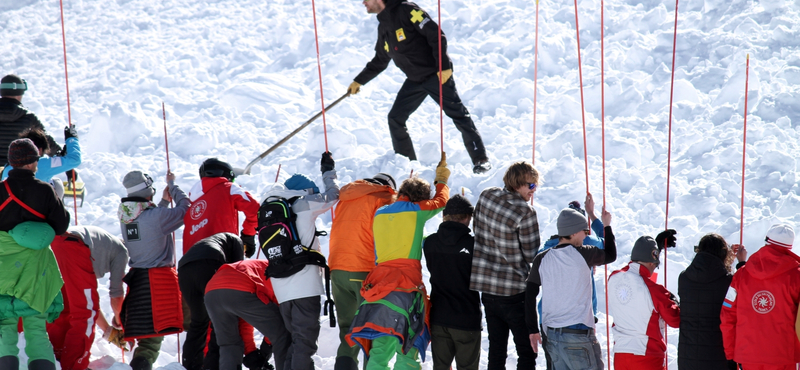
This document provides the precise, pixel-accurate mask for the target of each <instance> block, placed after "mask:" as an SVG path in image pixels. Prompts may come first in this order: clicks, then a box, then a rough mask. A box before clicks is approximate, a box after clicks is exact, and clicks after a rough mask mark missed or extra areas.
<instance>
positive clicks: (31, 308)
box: [0, 139, 69, 370]
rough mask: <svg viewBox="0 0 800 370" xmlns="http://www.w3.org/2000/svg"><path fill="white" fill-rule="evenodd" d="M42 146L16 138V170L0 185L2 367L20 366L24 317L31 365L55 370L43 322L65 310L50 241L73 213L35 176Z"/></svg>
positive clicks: (11, 153)
mask: <svg viewBox="0 0 800 370" xmlns="http://www.w3.org/2000/svg"><path fill="white" fill-rule="evenodd" d="M37 159H39V150H38V149H37V148H36V146H35V145H34V144H33V142H32V141H31V140H30V139H18V140H14V141H13V142H12V143H11V145H10V146H9V149H8V160H9V162H10V163H11V165H12V166H14V168H15V169H14V170H13V171H11V172H10V173H9V178H8V179H7V180H6V181H4V182H3V185H5V186H0V203H1V204H2V205H0V265H1V266H3V268H0V369H3V370H6V369H9V370H17V369H19V357H17V355H18V354H19V349H18V347H17V341H18V340H19V335H18V334H17V322H18V321H19V318H20V317H21V318H22V327H23V329H24V331H25V353H26V354H27V355H28V369H30V370H55V368H56V365H55V356H54V355H53V346H52V345H51V344H50V341H49V340H48V339H47V332H46V331H45V322H46V321H50V322H52V321H53V320H55V319H56V317H58V315H59V313H60V312H61V311H62V310H63V309H64V300H63V298H62V296H61V293H60V290H61V286H62V285H63V284H64V281H63V280H62V279H61V274H60V273H59V270H58V265H57V263H56V258H55V256H54V255H53V251H52V250H51V249H50V246H49V245H50V243H51V242H52V241H53V238H54V237H55V236H56V234H63V233H64V232H66V231H67V226H68V225H69V213H67V211H66V210H65V209H64V204H62V203H61V199H58V198H56V194H55V192H54V191H53V188H52V187H50V185H48V184H47V183H45V182H42V181H41V180H37V179H36V178H34V172H36V167H37V161H36V160H37Z"/></svg>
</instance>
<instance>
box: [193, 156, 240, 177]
mask: <svg viewBox="0 0 800 370" xmlns="http://www.w3.org/2000/svg"><path fill="white" fill-rule="evenodd" d="M203 177H224V178H226V179H228V181H233V179H234V178H235V177H236V175H235V174H234V173H233V167H231V165H230V164H228V163H227V162H223V161H220V160H219V159H217V158H209V159H206V160H205V161H204V162H203V164H202V165H200V178H203Z"/></svg>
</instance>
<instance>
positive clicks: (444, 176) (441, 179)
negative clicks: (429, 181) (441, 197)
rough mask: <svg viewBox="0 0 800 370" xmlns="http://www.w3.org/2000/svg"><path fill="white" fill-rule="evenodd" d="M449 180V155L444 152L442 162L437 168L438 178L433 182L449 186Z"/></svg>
mask: <svg viewBox="0 0 800 370" xmlns="http://www.w3.org/2000/svg"><path fill="white" fill-rule="evenodd" d="M449 178H450V170H449V169H447V155H446V154H445V153H444V152H442V160H441V161H439V164H438V165H437V166H436V178H434V179H433V182H434V183H442V184H447V180H448V179H449Z"/></svg>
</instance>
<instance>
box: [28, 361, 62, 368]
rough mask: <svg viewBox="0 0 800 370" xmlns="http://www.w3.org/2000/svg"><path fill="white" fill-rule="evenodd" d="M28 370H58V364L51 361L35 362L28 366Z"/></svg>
mask: <svg viewBox="0 0 800 370" xmlns="http://www.w3.org/2000/svg"><path fill="white" fill-rule="evenodd" d="M28 370H56V364H54V363H53V362H52V361H50V360H33V361H31V363H30V364H28Z"/></svg>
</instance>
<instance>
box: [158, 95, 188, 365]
mask: <svg viewBox="0 0 800 370" xmlns="http://www.w3.org/2000/svg"><path fill="white" fill-rule="evenodd" d="M161 117H162V118H163V119H164V147H165V149H166V151H167V173H170V172H171V170H170V167H169V138H168V137H167V110H166V107H165V106H164V102H163V101H162V102H161ZM167 186H169V184H167ZM170 198H171V197H170ZM169 207H170V208H172V200H170V201H169ZM172 245H175V232H174V231H173V232H172ZM175 250H176V251H177V248H175ZM177 259H178V256H177V252H175V254H174V255H172V263H173V264H175V263H176V262H177V261H176V260H177ZM176 335H177V336H178V362H179V363H182V362H183V361H181V333H177V334H176Z"/></svg>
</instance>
